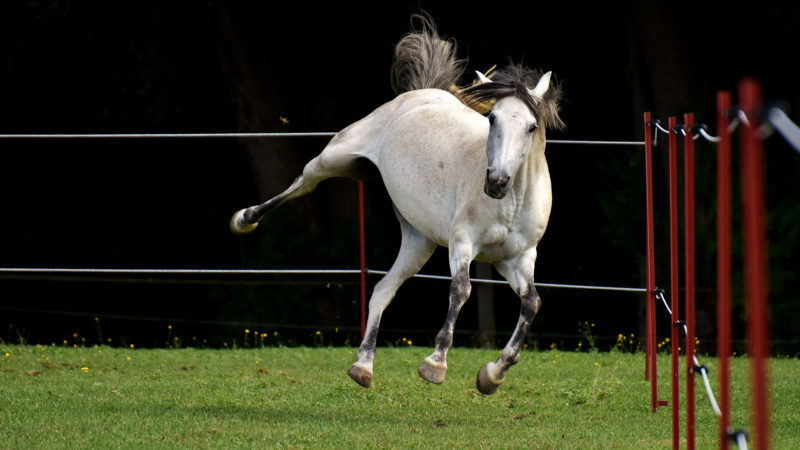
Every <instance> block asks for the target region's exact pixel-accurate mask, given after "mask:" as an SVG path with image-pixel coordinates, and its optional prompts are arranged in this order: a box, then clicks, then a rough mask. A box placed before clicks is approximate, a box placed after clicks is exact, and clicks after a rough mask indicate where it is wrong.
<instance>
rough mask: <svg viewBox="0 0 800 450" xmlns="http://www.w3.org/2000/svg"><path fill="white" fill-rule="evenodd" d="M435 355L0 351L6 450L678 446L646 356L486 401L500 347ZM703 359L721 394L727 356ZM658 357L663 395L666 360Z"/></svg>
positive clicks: (408, 351) (567, 366)
mask: <svg viewBox="0 0 800 450" xmlns="http://www.w3.org/2000/svg"><path fill="white" fill-rule="evenodd" d="M429 352H430V349H428V348H421V347H408V348H380V349H379V351H378V357H377V359H376V363H375V378H374V379H373V385H372V388H370V389H363V388H361V387H359V386H357V385H356V384H355V383H353V382H352V381H350V379H349V378H348V377H347V375H346V371H347V369H348V367H349V366H350V364H351V363H352V361H353V359H354V354H353V353H354V350H353V349H350V348H316V349H312V348H264V349H238V350H200V349H180V350H166V349H165V350H140V349H136V350H132V349H124V348H110V347H101V348H68V347H43V346H15V345H6V346H0V424H2V430H3V440H2V442H0V447H2V448H20V447H23V448H32V447H35V448H46V447H86V446H88V447H93V448H96V447H134V446H135V447H144V446H148V447H150V446H159V447H161V446H187V447H223V446H224V447H229V446H239V447H253V446H258V447H336V448H341V447H348V448H349V447H387V446H391V447H448V448H453V447H468V448H481V447H487V448H488V447H527V448H530V447H535V448H565V447H568V448H574V447H580V448H595V447H598V448H599V447H618V448H643V447H667V446H669V445H670V442H671V441H670V431H671V425H670V424H671V421H670V411H669V409H668V408H661V409H659V411H658V412H657V413H656V414H651V413H650V412H649V408H648V404H649V387H648V386H649V385H648V384H647V382H645V381H644V377H643V366H644V355H642V354H641V353H639V354H622V353H617V352H610V353H576V352H571V351H556V350H551V351H544V352H525V353H523V355H522V358H521V360H520V363H519V364H518V365H517V366H515V367H514V368H513V369H512V370H511V372H510V373H509V376H508V377H507V379H506V383H505V384H504V385H503V386H502V387H501V388H500V390H499V391H498V392H497V393H496V394H495V395H493V396H488V397H487V396H483V395H481V394H480V393H478V391H477V390H476V389H475V386H474V382H475V375H476V373H477V371H478V369H479V368H480V367H481V366H482V365H483V364H484V363H485V362H486V361H489V360H493V359H494V358H495V357H496V356H497V351H488V350H473V349H460V348H456V349H453V350H452V351H451V353H450V356H449V359H448V365H449V367H450V369H449V371H448V374H447V380H446V381H445V383H444V384H443V385H440V386H436V385H431V384H428V383H426V382H424V381H422V380H421V379H420V378H419V377H418V376H417V374H416V369H417V366H418V365H419V363H420V362H421V361H422V359H423V358H424V357H425V356H426V355H427V354H428V353H429ZM701 359H702V362H704V363H705V364H707V365H708V366H709V367H711V368H712V369H711V377H712V383H713V384H714V385H715V384H716V376H715V373H714V368H715V367H716V366H715V365H716V361H715V360H714V359H713V358H701ZM659 363H660V364H661V365H660V367H661V368H662V370H661V372H660V381H661V382H660V395H659V397H660V398H661V399H668V398H669V395H670V394H669V386H668V385H667V384H666V381H667V379H668V378H669V377H668V357H667V356H663V357H662V358H661V360H660V361H659ZM732 367H733V384H734V387H735V391H734V392H733V407H734V425H736V426H739V427H746V426H747V422H748V413H747V401H748V400H747V393H746V384H747V361H746V359H744V358H734V360H733V362H732ZM798 374H800V361H798V360H796V359H793V360H783V359H782V360H776V359H773V360H772V361H771V375H772V380H773V381H772V405H771V407H772V427H773V428H772V429H773V443H774V446H775V448H800V432H799V431H798V430H800V387H798V383H797V382H796V377H797V375H798ZM697 391H698V397H697V402H698V407H697V443H698V447H699V448H716V445H717V444H716V417H715V416H714V414H713V413H712V412H711V409H710V408H709V407H708V403H707V400H706V399H705V397H704V395H705V394H704V389H703V388H702V381H700V380H699V379H698V382H697ZM681 402H682V403H685V402H684V400H683V396H682V397H681ZM684 426H685V425H684V423H683V420H682V424H681V427H682V428H683V427H684Z"/></svg>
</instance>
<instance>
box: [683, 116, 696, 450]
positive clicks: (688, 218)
mask: <svg viewBox="0 0 800 450" xmlns="http://www.w3.org/2000/svg"><path fill="white" fill-rule="evenodd" d="M683 125H684V131H685V135H684V138H683V150H684V162H683V167H684V180H683V186H684V188H683V195H684V230H683V236H684V260H685V263H684V266H685V267H684V270H685V271H686V281H685V283H686V293H685V300H684V301H685V302H686V303H685V305H686V313H685V315H686V448H687V449H688V450H693V449H694V447H695V439H694V424H695V417H694V400H695V398H694V396H695V394H694V300H695V296H694V294H695V289H694V288H695V278H694V276H695V273H694V262H695V251H694V250H695V248H694V244H695V242H694V241H695V234H694V139H693V136H692V126H694V114H691V113H688V114H684V115H683Z"/></svg>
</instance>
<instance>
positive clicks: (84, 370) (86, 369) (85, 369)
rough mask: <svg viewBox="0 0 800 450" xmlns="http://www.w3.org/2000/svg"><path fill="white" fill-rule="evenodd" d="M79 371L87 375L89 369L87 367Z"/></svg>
mask: <svg viewBox="0 0 800 450" xmlns="http://www.w3.org/2000/svg"><path fill="white" fill-rule="evenodd" d="M81 370H82V371H83V372H84V373H89V368H88V367H81Z"/></svg>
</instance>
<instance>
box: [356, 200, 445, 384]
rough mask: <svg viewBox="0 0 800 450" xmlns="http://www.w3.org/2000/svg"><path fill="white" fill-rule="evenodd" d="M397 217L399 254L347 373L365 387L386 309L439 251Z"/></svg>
mask: <svg viewBox="0 0 800 450" xmlns="http://www.w3.org/2000/svg"><path fill="white" fill-rule="evenodd" d="M397 218H398V219H399V220H400V231H401V232H402V241H401V243H400V252H399V253H398V255H397V259H396V260H395V262H394V264H392V268H391V269H389V273H387V274H386V276H384V277H383V278H382V279H381V280H380V281H379V282H378V284H377V285H376V286H375V290H374V291H373V293H372V297H370V299H369V315H368V316H367V328H366V330H365V332H364V340H363V341H362V342H361V346H360V347H359V348H358V357H357V359H356V362H355V363H353V365H352V366H351V367H350V370H349V371H348V372H347V374H348V375H350V378H352V379H353V381H355V382H356V383H358V384H360V385H361V386H364V387H369V385H370V383H371V381H372V361H373V360H374V359H375V345H376V344H377V339H378V327H379V325H380V321H381V315H382V314H383V311H384V309H386V307H387V306H389V303H390V302H391V301H392V299H393V298H394V295H395V292H397V289H398V288H399V287H400V285H401V284H403V282H404V281H406V280H407V279H408V278H410V277H412V276H413V275H414V274H416V273H417V272H418V271H419V269H421V268H422V266H423V265H424V264H425V262H426V261H427V260H428V259H429V258H430V257H431V254H432V253H433V250H434V249H435V248H436V244H434V243H433V242H431V241H430V240H429V239H428V238H426V237H425V236H423V235H422V234H421V233H420V232H419V231H417V230H416V229H415V228H414V227H412V226H411V225H409V224H408V222H406V221H405V219H403V217H402V216H400V214H397Z"/></svg>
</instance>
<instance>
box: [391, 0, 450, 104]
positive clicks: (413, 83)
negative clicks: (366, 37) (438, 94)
mask: <svg viewBox="0 0 800 450" xmlns="http://www.w3.org/2000/svg"><path fill="white" fill-rule="evenodd" d="M415 19H416V20H419V22H420V24H421V26H420V27H419V28H418V29H417V28H415V27H414V21H415ZM411 23H412V31H411V32H410V33H408V34H406V35H405V36H403V38H402V39H400V42H398V43H397V45H396V46H395V48H394V61H393V62H392V70H391V81H392V89H393V90H394V92H395V94H397V95H400V94H402V93H403V92H408V91H413V90H417V89H427V88H435V89H443V90H447V91H451V92H452V91H453V90H454V89H457V87H456V82H457V81H458V80H459V78H461V76H462V75H463V73H464V67H465V66H466V60H463V59H458V58H457V57H456V44H455V41H453V40H449V39H448V40H445V39H442V38H440V37H439V34H438V33H437V32H436V26H435V25H434V24H433V21H432V20H431V19H430V18H429V17H427V16H425V15H419V14H415V15H413V16H411Z"/></svg>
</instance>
